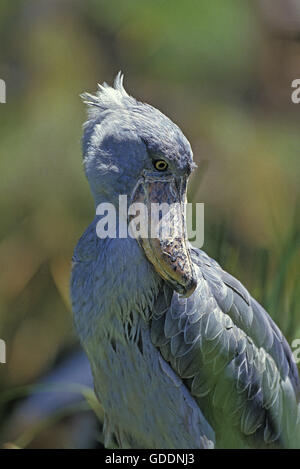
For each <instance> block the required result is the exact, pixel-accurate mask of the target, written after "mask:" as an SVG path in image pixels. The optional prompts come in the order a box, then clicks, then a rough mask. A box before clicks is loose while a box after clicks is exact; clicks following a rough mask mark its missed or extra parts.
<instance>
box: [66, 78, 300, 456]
mask: <svg viewBox="0 0 300 469" xmlns="http://www.w3.org/2000/svg"><path fill="white" fill-rule="evenodd" d="M83 99H84V101H85V102H86V104H87V105H88V120H87V122H86V124H85V125H84V135H83V162H84V169H85V174H86V177H87V179H88V182H89V184H90V188H91V192H92V195H93V198H94V201H95V205H96V206H98V204H100V203H102V202H109V203H111V204H113V205H114V207H115V208H116V211H118V208H119V205H118V204H119V195H120V194H122V195H124V194H125V195H127V196H128V199H129V200H131V201H139V202H143V203H145V204H151V203H152V202H154V203H157V202H159V203H164V202H167V203H170V202H172V203H175V202H178V204H177V205H176V206H177V207H178V206H179V207H180V210H182V213H181V214H179V218H178V220H180V223H182V226H183V231H182V236H181V238H178V237H177V238H176V237H174V239H168V240H166V239H160V238H156V239H154V238H153V239H151V238H147V237H144V238H142V237H140V238H135V237H130V236H129V237H121V236H116V238H113V237H107V238H102V239H101V238H99V237H98V236H97V233H96V225H97V220H98V219H99V217H97V216H95V219H94V221H93V222H92V223H91V224H90V226H89V227H88V228H87V230H86V231H85V233H84V234H83V235H82V237H81V238H80V240H79V242H78V244H77V246H76V248H75V252H74V257H73V268H72V279H71V296H72V304H73V311H74V319H75V327H76V330H77V333H78V335H79V338H80V341H81V343H82V345H83V347H84V349H85V351H86V353H87V355H88V358H89V361H90V364H91V368H92V372H93V378H94V387H95V392H96V394H97V396H98V398H99V400H100V402H101V404H102V406H103V409H104V413H105V425H104V432H105V444H106V446H107V447H121V448H210V447H213V446H215V447H219V448H226V447H231V448H241V447H242V448H247V447H248V448H267V447H285V448H286V447H299V446H300V423H299V421H300V410H299V405H298V397H299V378H298V372H297V368H296V365H295V363H294V360H293V356H292V353H291V350H290V348H289V345H288V343H287V341H286V339H285V338H284V336H283V335H282V333H281V331H280V330H279V329H278V327H277V326H276V325H275V323H274V322H273V321H272V319H271V318H270V316H269V315H268V314H267V312H266V311H265V310H264V309H263V307H262V306H260V305H259V304H258V302H257V301H255V299H253V298H252V297H251V295H250V294H249V293H248V291H247V290H246V288H245V287H244V286H243V285H242V284H241V283H240V282H239V281H238V280H236V279H235V278H234V277H232V276H231V275H230V274H229V273H227V272H225V271H224V270H223V269H222V268H221V267H220V266H219V264H218V263H217V262H216V261H214V260H213V259H211V258H210V257H209V256H208V255H207V254H206V253H205V252H203V251H202V250H199V249H195V248H194V247H193V246H192V245H190V244H189V243H188V241H187V236H186V234H185V231H184V229H185V228H184V227H185V219H184V203H185V200H186V185H187V180H188V177H189V175H190V173H191V171H192V170H193V169H194V167H195V165H194V163H193V154H192V150H191V146H190V144H189V142H188V140H187V139H186V138H185V136H184V135H183V133H182V132H181V130H180V129H179V128H178V127H177V125H175V124H174V123H173V122H172V121H171V120H170V119H168V117H166V116H165V115H164V114H162V113H161V112H160V111H158V110H157V109H155V108H154V107H152V106H150V105H148V104H144V103H142V102H139V101H137V100H136V99H134V98H133V97H131V96H129V95H128V94H127V92H126V91H125V89H124V87H123V78H122V76H121V75H120V74H119V75H118V76H117V78H116V80H115V83H114V87H110V86H108V85H107V84H106V83H104V85H102V86H99V90H98V91H97V93H96V95H91V94H88V93H85V94H84V95H83ZM117 220H118V219H117ZM117 223H118V222H117Z"/></svg>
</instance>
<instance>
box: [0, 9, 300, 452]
mask: <svg viewBox="0 0 300 469" xmlns="http://www.w3.org/2000/svg"><path fill="white" fill-rule="evenodd" d="M119 70H122V71H123V72H124V74H125V80H124V84H125V88H126V89H127V91H128V92H129V93H132V94H133V95H134V96H135V97H136V98H138V99H140V100H142V101H146V102H149V103H151V104H153V105H154V106H156V107H158V108H160V109H161V110H162V111H163V112H164V113H166V114H167V115H168V116H169V117H171V118H172V119H173V120H174V121H175V122H176V123H178V124H179V125H180V127H181V128H182V129H183V131H184V133H185V134H186V136H187V137H188V138H189V140H190V141H191V143H192V147H193V150H194V156H195V160H196V162H197V163H198V166H199V169H198V171H197V172H196V173H195V174H194V175H193V178H192V180H191V182H190V187H189V199H190V200H193V201H198V202H204V203H205V244H204V249H205V250H206V251H207V252H208V254H209V255H211V256H213V257H215V258H216V259H217V260H218V262H220V263H221V264H222V266H223V267H224V268H225V269H227V270H229V271H230V272H231V273H232V274H233V275H235V276H237V277H238V278H239V279H240V280H241V281H242V282H243V283H244V284H245V285H246V286H247V288H248V289H249V290H250V292H251V293H252V294H253V295H254V296H255V297H256V298H257V299H258V300H259V301H261V302H262V303H263V305H264V306H265V307H266V308H267V309H268V310H269V312H270V314H271V315H272V317H273V318H274V319H275V321H276V322H277V323H278V325H279V326H280V327H281V329H282V330H283V332H284V333H285V334H286V336H287V339H288V341H289V343H290V344H291V343H292V341H293V339H295V338H300V315H299V306H300V290H299V271H300V265H299V259H300V230H299V228H300V225H299V209H298V200H299V191H300V185H299V180H300V160H299V125H300V104H299V105H298V106H297V105H295V104H293V103H292V102H291V92H292V89H291V82H292V80H293V79H295V78H300V5H299V2H297V1H293V0H251V1H250V0H249V1H247V0H244V1H240V0H227V1H226V2H224V1H222V0H215V1H214V2H212V1H209V0H201V1H199V0H198V1H197V0H186V1H185V2H182V1H180V0H172V1H171V0H152V1H150V0H143V1H141V0H126V1H125V0H111V1H108V0H107V1H104V0H82V1H80V0H73V1H67V0H60V1H55V0H48V1H45V0H26V1H25V0H15V1H14V2H12V1H9V0H1V3H0V78H2V79H4V80H5V81H6V85H7V103H6V104H0V213H1V223H0V265H1V270H0V337H1V338H2V339H4V340H5V341H6V344H7V363H6V364H0V444H1V445H3V444H5V443H7V442H9V444H8V445H6V446H13V445H14V444H16V445H17V446H31V447H35V448H36V447H72V446H73V447H74V446H77V447H79V446H83V447H86V446H93V445H94V444H97V443H95V442H97V440H98V439H100V440H101V437H100V436H99V435H100V434H101V429H100V428H97V425H95V429H93V431H92V432H91V438H90V440H89V441H82V440H81V439H80V437H79V436H78V435H77V436H76V437H74V434H73V433H72V431H73V430H74V422H76V425H78V428H80V433H81V434H83V433H84V432H82V429H83V428H85V426H88V425H90V426H93V425H94V423H93V422H92V417H91V415H90V413H89V411H88V410H87V409H88V408H89V406H90V405H91V406H92V407H94V406H95V403H93V402H91V401H93V399H92V397H91V399H87V401H88V405H87V406H85V405H81V407H80V408H76V407H75V408H71V409H70V412H69V413H68V412H65V413H62V414H60V413H57V415H56V414H55V417H54V418H51V417H49V416H48V417H47V419H42V417H39V415H38V416H37V418H36V419H35V421H34V422H31V420H30V418H29V417H28V418H27V419H26V418H25V417H24V415H22V403H23V402H24V399H25V401H26V399H28V398H29V396H31V395H32V393H35V392H36V390H35V387H34V386H35V384H36V383H37V382H39V381H40V379H41V377H43V376H47V374H48V373H49V372H50V371H51V370H55V369H56V367H57V366H58V364H59V363H61V361H62V360H64V358H65V357H66V356H68V355H69V354H72V353H73V352H74V350H76V347H78V343H77V339H76V337H75V334H74V331H73V326H72V315H71V310H70V301H69V291H68V289H69V286H68V285H69V276H70V260H71V257H72V251H73V249H74V246H75V244H76V242H77V239H78V238H79V236H80V235H81V234H82V232H83V230H84V229H85V227H86V226H87V225H88V224H89V222H90V221H91V220H92V218H93V203H92V199H91V196H90V193H89V188H88V185H87V182H86V180H85V177H84V174H83V169H82V163H81V148H80V139H81V133H82V128H81V127H82V124H83V122H84V120H85V118H86V113H85V109H84V106H83V104H82V102H81V100H80V98H79V94H80V93H81V92H82V91H84V90H87V91H94V90H95V89H96V84H97V82H100V83H101V82H103V81H107V82H109V83H111V82H112V81H113V78H114V76H115V75H116V73H117V72H118V71H119ZM94 410H95V409H94ZM98 410H99V409H98ZM66 414H67V415H66ZM83 414H89V419H90V420H87V419H82V418H80V415H81V416H82V415H83ZM39 419H40V420H39ZM76 419H77V420H76ZM71 428H72V429H73V430H71ZM89 428H91V427H89ZM24 435H25V437H24Z"/></svg>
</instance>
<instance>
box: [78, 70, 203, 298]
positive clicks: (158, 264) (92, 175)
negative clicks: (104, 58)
mask: <svg viewBox="0 0 300 469" xmlns="http://www.w3.org/2000/svg"><path fill="white" fill-rule="evenodd" d="M98 87H99V89H98V92H97V93H96V94H95V95H91V94H89V93H84V94H83V95H82V98H83V99H84V102H85V103H86V104H87V105H88V120H87V122H86V123H85V125H84V135H83V158H84V168H85V173H86V176H87V179H88V181H89V184H90V187H91V191H92V194H93V197H94V199H95V203H96V205H98V204H99V203H101V202H110V203H112V204H114V206H115V207H116V208H118V206H119V196H120V195H127V197H128V198H129V200H130V202H131V203H137V204H144V206H146V207H147V208H148V211H147V215H146V217H147V220H149V217H150V215H151V213H152V211H153V207H154V206H155V207H157V204H164V216H161V215H160V216H159V217H158V218H156V222H154V224H155V223H156V226H154V227H153V221H152V222H151V223H152V226H151V230H153V231H151V234H149V236H144V235H143V236H138V237H137V242H138V243H139V244H140V246H141V247H142V248H143V250H144V253H145V256H146V257H147V259H148V260H149V261H150V262H151V263H152V265H153V266H154V268H155V270H156V272H157V273H158V274H159V275H160V276H161V277H162V278H163V279H164V280H165V281H166V282H167V283H168V284H169V285H170V286H171V287H172V288H173V289H175V290H176V291H177V292H179V293H180V294H182V295H184V296H189V295H191V294H192V293H193V291H194V290H195V288H196V280H195V275H194V271H193V265H192V262H191V258H190V252H189V248H188V242H187V233H186V223H185V210H184V206H185V202H186V187H187V180H188V177H189V175H190V173H191V171H192V170H193V168H194V167H195V164H194V163H193V154H192V150H191V146H190V144H189V142H188V140H187V139H186V137H185V136H184V135H183V133H182V131H181V130H180V129H179V127H178V126H177V125H176V124H174V123H173V122H172V121H171V120H170V119H169V118H168V117H166V116H165V115H164V114H162V113H161V112H160V111H159V110H157V109H155V108H154V107H152V106H150V105H148V104H145V103H141V102H139V101H137V100H136V99H134V98H133V97H132V96H129V95H128V94H127V92H126V91H125V89H124V87H123V76H122V75H121V74H120V73H119V74H118V75H117V77H116V79H115V83H114V87H110V86H108V85H107V84H106V83H104V84H103V85H98ZM165 207H168V208H169V209H168V208H167V210H166V209H165ZM150 218H151V217H150ZM165 220H168V222H172V223H171V224H172V228H171V229H170V230H167V231H168V235H167V236H163V235H162V232H164V233H165V231H166V230H163V229H162V224H163V222H164V221H165ZM128 221H129V219H128ZM149 230H150V228H149ZM153 233H156V235H155V236H153Z"/></svg>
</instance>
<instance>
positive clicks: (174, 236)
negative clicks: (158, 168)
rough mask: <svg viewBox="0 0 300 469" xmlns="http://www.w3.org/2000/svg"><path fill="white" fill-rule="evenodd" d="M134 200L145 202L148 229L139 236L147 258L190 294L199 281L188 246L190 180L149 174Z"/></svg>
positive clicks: (183, 292)
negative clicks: (187, 216)
mask: <svg viewBox="0 0 300 469" xmlns="http://www.w3.org/2000/svg"><path fill="white" fill-rule="evenodd" d="M131 200H132V202H131V203H132V204H136V203H137V204H139V206H140V204H143V206H144V207H145V208H146V209H145V212H144V217H143V219H142V223H145V225H146V226H147V229H146V231H145V230H144V231H143V233H142V234H141V235H139V236H137V240H138V242H139V244H140V246H141V247H142V248H143V249H144V252H145V255H146V257H147V258H148V260H149V261H150V262H151V263H152V264H153V266H154V268H155V270H156V272H157V273H158V274H159V275H160V276H161V277H162V278H163V279H164V280H165V281H166V282H167V283H168V284H169V285H170V286H171V287H172V288H174V290H175V291H177V292H178V293H180V294H181V295H183V296H184V297H188V296H190V295H191V294H192V293H193V292H194V290H195V288H196V286H197V282H196V279H195V274H194V269H193V264H192V262H191V257H190V252H189V249H188V247H187V231H186V222H185V202H186V180H185V179H183V178H182V180H175V178H174V177H173V176H165V177H159V178H157V176H156V177H153V175H149V174H147V173H145V174H144V175H143V177H142V178H141V179H140V180H139V183H138V184H137V186H136V188H135V190H134V192H133V195H132V199H131ZM140 220H141V219H140ZM140 220H139V221H140ZM145 233H146V236H145Z"/></svg>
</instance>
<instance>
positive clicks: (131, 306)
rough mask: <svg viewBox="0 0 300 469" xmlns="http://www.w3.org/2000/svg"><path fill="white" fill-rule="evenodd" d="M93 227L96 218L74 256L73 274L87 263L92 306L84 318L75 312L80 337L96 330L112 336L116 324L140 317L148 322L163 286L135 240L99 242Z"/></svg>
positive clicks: (111, 239)
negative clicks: (107, 330) (105, 331)
mask: <svg viewBox="0 0 300 469" xmlns="http://www.w3.org/2000/svg"><path fill="white" fill-rule="evenodd" d="M96 225H97V217H96V218H95V220H94V221H93V223H92V224H91V225H90V226H89V228H88V229H87V230H86V232H85V234H84V235H83V236H82V238H81V239H80V241H79V242H78V245H77V247H76V249H75V254H74V261H75V264H74V267H73V275H76V269H77V268H78V269H80V268H81V265H82V263H83V262H84V263H86V262H88V263H89V265H88V266H87V270H86V271H87V272H90V274H91V276H92V279H91V282H90V283H89V284H90V285H91V291H90V295H91V298H92V301H93V303H94V304H95V305H94V308H93V309H91V311H90V312H88V316H87V314H86V313H85V314H83V313H82V312H80V313H79V315H80V317H79V318H77V319H78V320H79V321H80V323H81V325H80V327H79V329H80V331H81V334H82V333H83V330H86V333H88V334H91V333H93V332H92V331H93V330H94V331H95V329H99V328H102V329H103V328H104V329H109V331H110V332H109V333H112V331H113V329H114V328H115V329H120V324H123V325H124V324H126V323H132V322H135V321H138V320H139V319H140V317H141V316H142V317H144V319H145V320H148V319H149V318H150V316H151V313H152V310H153V304H154V302H155V300H156V298H157V296H158V293H159V290H160V289H161V287H162V283H163V281H162V280H161V278H160V277H159V276H158V274H157V273H156V271H155V270H154V268H153V267H152V265H151V264H150V262H149V261H148V260H147V259H146V257H145V255H144V253H143V251H142V249H141V248H140V246H139V245H138V243H137V241H136V240H135V239H132V238H130V237H128V238H121V239H120V238H105V239H100V238H99V237H98V236H97V233H96ZM83 295H84V296H86V291H85V292H83ZM87 328H88V330H87Z"/></svg>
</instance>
